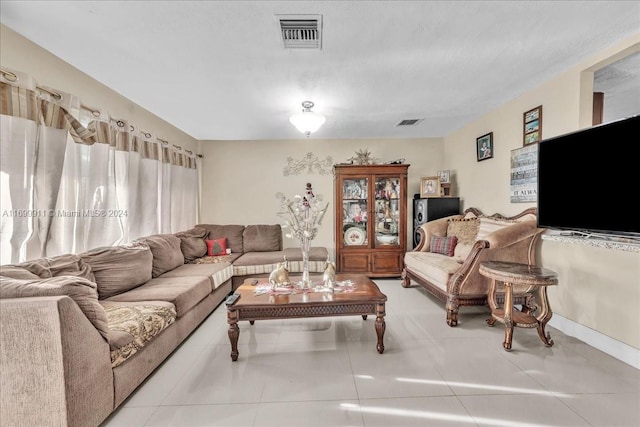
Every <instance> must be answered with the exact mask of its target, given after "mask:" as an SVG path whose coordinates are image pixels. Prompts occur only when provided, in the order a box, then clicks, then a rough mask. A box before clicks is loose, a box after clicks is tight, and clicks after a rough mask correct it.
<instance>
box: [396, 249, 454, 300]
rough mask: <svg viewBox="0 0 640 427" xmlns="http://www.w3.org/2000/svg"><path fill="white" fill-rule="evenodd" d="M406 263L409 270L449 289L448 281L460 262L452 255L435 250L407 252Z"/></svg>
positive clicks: (440, 286)
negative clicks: (434, 251) (438, 252)
mask: <svg viewBox="0 0 640 427" xmlns="http://www.w3.org/2000/svg"><path fill="white" fill-rule="evenodd" d="M404 264H405V266H406V268H407V269H408V270H411V272H412V273H415V274H417V275H418V276H420V277H421V278H423V279H425V280H427V281H428V282H430V283H432V284H433V285H436V286H437V287H439V288H440V289H442V290H443V291H447V282H448V281H449V279H450V278H451V275H452V274H453V273H455V272H456V271H457V270H458V269H459V268H460V264H459V263H458V262H457V261H456V260H455V259H454V258H452V257H448V256H445V255H442V254H437V253H433V252H420V251H418V252H407V253H405V255H404Z"/></svg>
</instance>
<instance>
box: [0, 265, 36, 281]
mask: <svg viewBox="0 0 640 427" xmlns="http://www.w3.org/2000/svg"><path fill="white" fill-rule="evenodd" d="M0 276H5V277H11V278H12V279H26V280H29V279H39V278H40V277H39V276H38V275H36V274H33V273H32V272H30V271H29V270H27V269H26V268H24V267H19V266H17V265H9V264H7V265H2V266H0Z"/></svg>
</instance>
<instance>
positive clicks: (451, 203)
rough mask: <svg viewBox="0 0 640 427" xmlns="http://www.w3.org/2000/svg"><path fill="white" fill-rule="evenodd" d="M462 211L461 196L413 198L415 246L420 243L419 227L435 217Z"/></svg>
mask: <svg viewBox="0 0 640 427" xmlns="http://www.w3.org/2000/svg"><path fill="white" fill-rule="evenodd" d="M459 213H460V198H459V197H429V198H426V199H420V198H414V199H413V247H414V248H415V247H416V246H418V244H419V243H420V234H418V228H419V227H420V226H421V225H422V224H424V223H426V222H428V221H433V220H434V219H438V218H444V217H445V216H449V215H456V214H459Z"/></svg>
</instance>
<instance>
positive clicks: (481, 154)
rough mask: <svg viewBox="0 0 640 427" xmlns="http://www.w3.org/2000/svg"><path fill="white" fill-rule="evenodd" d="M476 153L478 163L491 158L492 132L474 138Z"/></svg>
mask: <svg viewBox="0 0 640 427" xmlns="http://www.w3.org/2000/svg"><path fill="white" fill-rule="evenodd" d="M476 152H477V155H478V161H481V160H487V159H490V158H492V157H493V132H489V133H488V134H486V135H482V136H481V137H479V138H476Z"/></svg>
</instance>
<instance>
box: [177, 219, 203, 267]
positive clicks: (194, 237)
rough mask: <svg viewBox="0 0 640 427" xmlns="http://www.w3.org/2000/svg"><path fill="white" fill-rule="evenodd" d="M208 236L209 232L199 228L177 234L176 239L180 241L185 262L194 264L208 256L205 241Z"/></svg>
mask: <svg viewBox="0 0 640 427" xmlns="http://www.w3.org/2000/svg"><path fill="white" fill-rule="evenodd" d="M208 235H209V232H208V231H207V230H205V229H204V228H198V227H194V228H192V229H190V230H186V231H181V232H179V233H176V237H177V238H179V239H180V250H181V251H182V255H183V256H184V260H185V262H192V261H193V260H194V259H197V258H200V257H203V256H205V255H206V254H207V245H206V244H205V242H204V241H205V239H206V238H207V236H208Z"/></svg>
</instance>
